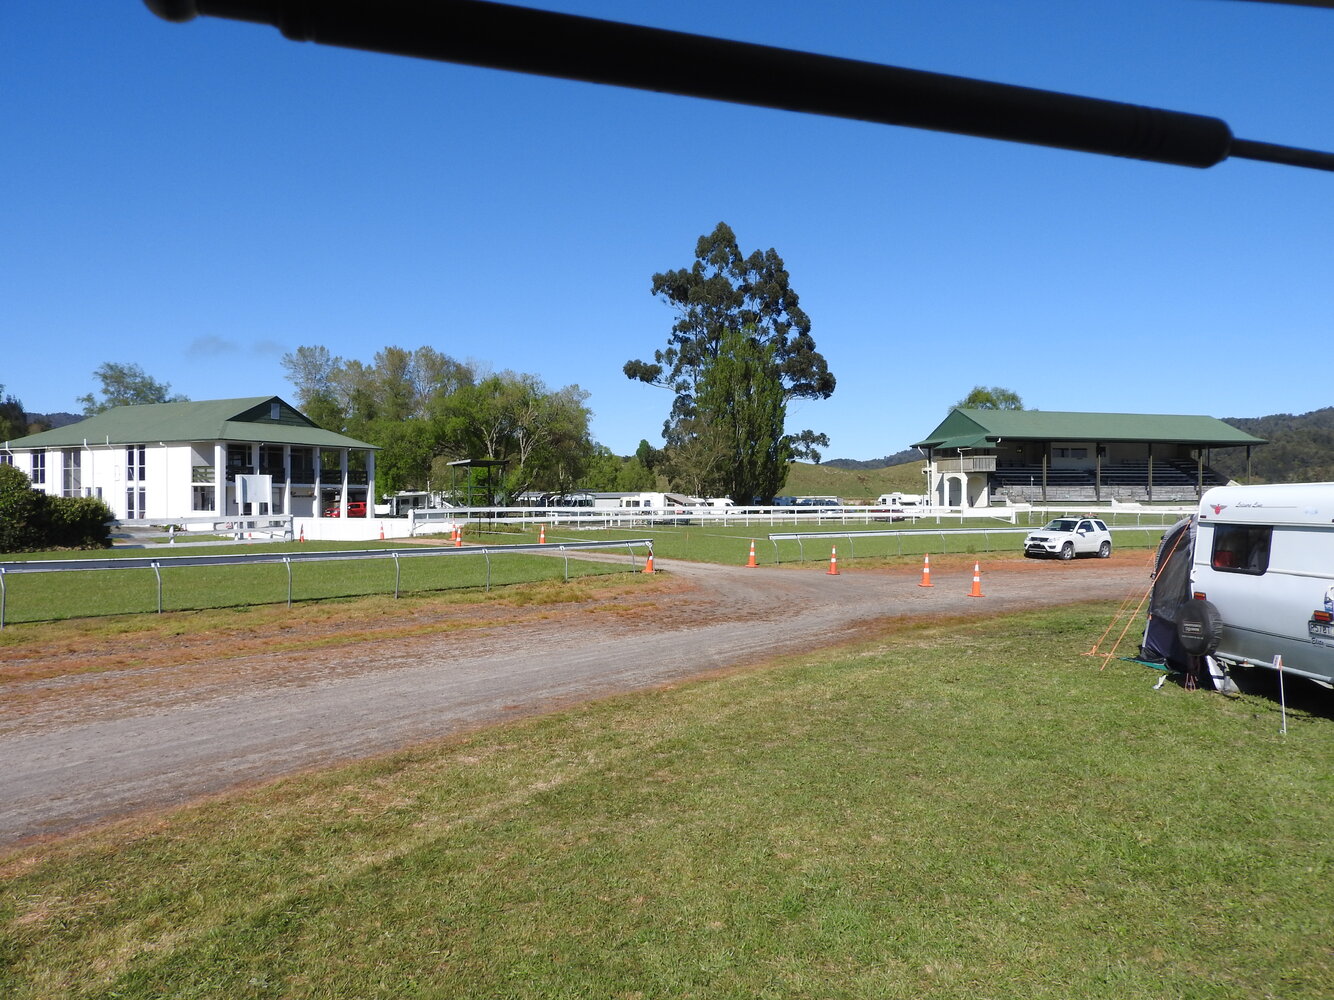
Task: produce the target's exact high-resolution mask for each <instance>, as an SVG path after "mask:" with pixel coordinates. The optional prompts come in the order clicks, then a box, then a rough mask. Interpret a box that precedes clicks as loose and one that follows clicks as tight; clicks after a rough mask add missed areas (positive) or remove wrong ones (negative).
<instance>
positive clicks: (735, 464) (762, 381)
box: [695, 331, 792, 505]
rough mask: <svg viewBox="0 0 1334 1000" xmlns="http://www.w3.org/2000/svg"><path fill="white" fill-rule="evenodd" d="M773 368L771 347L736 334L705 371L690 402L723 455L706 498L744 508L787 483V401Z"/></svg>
mask: <svg viewBox="0 0 1334 1000" xmlns="http://www.w3.org/2000/svg"><path fill="white" fill-rule="evenodd" d="M774 367H775V363H774V346H773V344H771V343H770V344H763V343H761V342H760V341H759V340H758V339H757V338H755V337H751V336H749V335H748V334H747V333H744V332H741V331H729V332H727V333H725V334H724V335H723V338H722V341H721V344H720V349H719V351H718V355H717V357H715V358H713V360H712V361H710V362H709V364H708V365H707V366H706V367H705V371H704V377H703V378H702V379H701V380H700V388H699V394H698V396H697V398H696V402H695V407H696V412H697V415H698V420H699V423H700V425H701V430H700V431H699V435H700V437H701V438H706V439H713V444H712V447H711V449H710V450H711V452H712V453H714V454H718V455H722V456H724V457H723V459H722V461H721V462H719V463H717V464H716V465H715V467H714V468H715V474H714V475H713V476H710V477H708V478H707V480H706V482H707V485H708V486H709V487H711V488H709V489H707V490H706V491H705V492H706V494H707V495H724V496H729V497H731V498H732V499H733V501H735V502H736V503H738V504H743V505H744V504H748V503H750V502H751V501H752V499H753V498H754V497H762V498H769V497H772V496H773V495H774V494H775V493H777V492H778V490H779V489H780V488H781V487H782V485H783V482H784V481H785V480H786V479H787V467H788V462H789V461H791V458H792V439H791V438H790V437H789V436H788V435H786V434H784V433H783V420H784V416H785V410H786V408H787V403H786V400H785V399H784V397H783V390H782V385H781V384H780V380H779V379H778V377H777V375H776V373H775V372H774V370H773V369H774Z"/></svg>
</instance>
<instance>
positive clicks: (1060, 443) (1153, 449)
mask: <svg viewBox="0 0 1334 1000" xmlns="http://www.w3.org/2000/svg"><path fill="white" fill-rule="evenodd" d="M1264 443H1265V442H1264V440H1263V439H1262V438H1257V437H1254V436H1252V435H1250V434H1247V433H1245V432H1244V431H1240V430H1237V429H1236V428H1235V427H1232V426H1231V425H1229V424H1227V423H1224V422H1223V421H1222V420H1219V419H1217V418H1215V417H1204V416H1178V415H1171V414H1152V413H1069V412H1058V411H1045V410H973V409H963V408H955V409H953V410H951V411H950V413H949V415H948V416H946V417H945V419H944V420H943V421H941V423H940V425H939V426H938V427H936V429H935V430H934V431H932V432H931V433H930V434H929V435H928V436H927V437H926V438H925V439H923V440H922V441H919V442H917V443H916V444H915V445H914V447H916V448H920V449H922V450H923V452H924V454H925V455H926V460H927V464H926V468H925V469H924V470H923V471H924V472H925V473H926V477H927V482H926V491H927V493H928V494H929V495H930V497H931V502H932V503H936V504H940V505H942V506H949V507H986V506H989V505H990V504H992V503H1005V502H1009V503H1051V502H1093V503H1100V502H1109V501H1112V500H1123V501H1140V502H1153V501H1190V500H1195V499H1197V498H1198V497H1199V496H1200V495H1201V493H1203V491H1204V490H1207V489H1208V488H1209V487H1211V486H1217V485H1223V484H1225V483H1226V481H1227V480H1226V478H1225V477H1223V476H1221V475H1219V474H1218V473H1216V472H1215V471H1214V470H1213V468H1212V467H1211V464H1210V461H1211V457H1212V453H1213V450H1214V449H1216V448H1245V449H1246V459H1247V466H1248V468H1249V465H1250V456H1251V449H1252V448H1253V447H1254V446H1255V445H1259V444H1264Z"/></svg>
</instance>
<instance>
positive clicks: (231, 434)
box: [8, 396, 376, 449]
mask: <svg viewBox="0 0 1334 1000" xmlns="http://www.w3.org/2000/svg"><path fill="white" fill-rule="evenodd" d="M275 404H276V406H275ZM275 413H276V415H275ZM169 441H170V442H186V441H262V442H264V443H266V444H291V445H300V446H305V447H322V448H359V449H365V448H376V446H375V445H372V444H367V443H366V442H364V441H358V440H356V439H354V438H350V437H347V436H346V435H343V434H339V433H337V432H335V431H328V430H325V429H324V428H322V427H317V426H316V425H315V424H314V423H313V422H312V421H311V420H310V419H309V418H308V417H306V416H305V415H304V414H302V413H301V412H300V411H298V410H297V409H296V408H295V407H293V406H291V405H290V404H289V403H287V402H284V401H283V400H282V399H280V398H279V397H277V396H247V397H243V398H240V399H205V400H200V401H198V402H179V403H144V404H140V405H138V406H115V407H112V408H111V409H109V410H104V411H103V412H101V413H97V414H94V415H93V416H91V417H87V418H85V419H83V420H80V421H78V422H77V423H73V424H67V425H65V426H64V427H56V428H53V429H52V430H49V431H42V432H41V433H39V434H30V435H28V436H27V437H23V438H18V439H16V440H13V441H10V442H8V446H9V447H10V448H20V449H22V448H73V447H82V446H85V445H103V446H108V445H129V444H151V443H157V442H162V443H166V442H169Z"/></svg>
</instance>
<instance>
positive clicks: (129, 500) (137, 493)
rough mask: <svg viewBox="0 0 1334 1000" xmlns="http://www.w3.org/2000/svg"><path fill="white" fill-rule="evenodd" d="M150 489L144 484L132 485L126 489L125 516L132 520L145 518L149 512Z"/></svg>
mask: <svg viewBox="0 0 1334 1000" xmlns="http://www.w3.org/2000/svg"><path fill="white" fill-rule="evenodd" d="M147 506H148V491H147V490H145V489H144V488H143V487H142V486H138V487H135V486H131V487H129V488H127V489H126V490H125V516H126V517H127V518H128V519H130V520H132V521H133V520H137V519H140V518H145V517H147V516H148V514H147V513H146V511H145V508H147Z"/></svg>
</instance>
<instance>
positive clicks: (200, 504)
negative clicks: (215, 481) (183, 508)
mask: <svg viewBox="0 0 1334 1000" xmlns="http://www.w3.org/2000/svg"><path fill="white" fill-rule="evenodd" d="M213 496H214V494H213V487H212V486H191V487H190V509H191V510H207V511H212V510H213Z"/></svg>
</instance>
